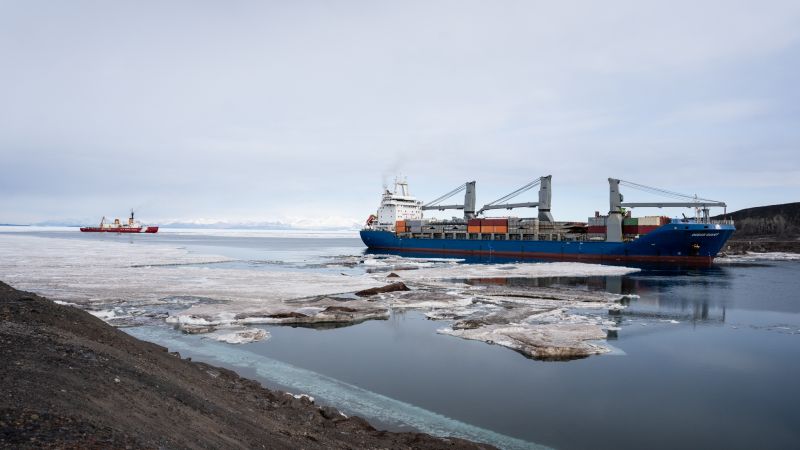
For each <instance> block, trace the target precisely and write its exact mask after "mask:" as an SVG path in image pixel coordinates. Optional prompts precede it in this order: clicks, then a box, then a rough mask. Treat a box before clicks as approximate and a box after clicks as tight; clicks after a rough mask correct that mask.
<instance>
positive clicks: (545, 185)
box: [477, 175, 553, 222]
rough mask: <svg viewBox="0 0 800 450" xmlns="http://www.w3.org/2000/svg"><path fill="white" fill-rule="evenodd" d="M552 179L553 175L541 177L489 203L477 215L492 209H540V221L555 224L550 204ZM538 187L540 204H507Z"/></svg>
mask: <svg viewBox="0 0 800 450" xmlns="http://www.w3.org/2000/svg"><path fill="white" fill-rule="evenodd" d="M552 178H553V176H552V175H547V176H544V177H539V178H537V179H535V180H533V181H531V182H530V183H528V184H526V185H525V186H522V187H521V188H519V189H517V190H516V191H514V192H512V193H510V194H508V195H505V196H503V197H500V198H498V199H497V200H495V201H493V202H490V203H487V204H486V205H484V206H483V208H481V209H480V210H479V211H478V213H477V215H480V214H482V213H483V212H484V211H488V210H491V209H514V208H539V220H541V221H543V222H553V215H552V214H551V213H550V203H551V200H552V184H551V181H552ZM536 186H539V201H538V202H525V203H506V202H507V201H509V200H511V199H512V198H514V197H516V196H518V195H520V194H522V193H523V192H527V191H529V190H531V189H533V188H534V187H536Z"/></svg>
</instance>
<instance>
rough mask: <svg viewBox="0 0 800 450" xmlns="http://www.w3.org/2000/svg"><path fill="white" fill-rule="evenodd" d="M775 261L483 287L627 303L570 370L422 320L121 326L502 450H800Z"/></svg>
mask: <svg viewBox="0 0 800 450" xmlns="http://www.w3.org/2000/svg"><path fill="white" fill-rule="evenodd" d="M2 232H3V230H2V229H0V233H2ZM17 233H20V231H19V230H16V231H15V234H17ZM22 233H23V234H25V235H29V236H36V237H40V238H42V239H43V242H46V240H47V238H57V239H79V240H87V239H89V240H91V239H94V240H103V241H109V240H110V241H114V242H121V243H126V244H130V245H154V246H159V245H173V246H175V245H177V246H180V247H184V248H186V249H189V250H190V251H192V252H197V253H202V254H215V255H223V256H227V257H229V258H234V259H235V261H232V262H225V263H220V264H219V266H220V267H228V268H230V267H238V268H241V269H244V270H297V269H298V268H300V269H302V270H312V271H325V270H337V271H342V270H343V269H341V268H337V269H329V268H324V267H319V266H317V265H315V263H318V262H320V261H324V260H327V259H329V258H331V257H336V256H340V255H359V254H362V253H363V252H364V247H363V245H362V244H361V242H360V240H359V239H358V238H357V237H352V235H347V234H344V235H327V234H310V235H308V234H307V235H289V236H287V235H278V234H276V233H255V232H247V233H232V232H218V233H209V232H202V231H199V232H198V231H194V232H173V233H170V232H169V230H167V231H166V232H164V233H163V234H162V233H159V234H158V235H155V236H113V235H96V234H95V235H81V234H79V233H74V232H72V231H50V230H31V231H23V232H22ZM775 258H777V259H773V260H769V259H766V260H765V259H758V258H753V259H748V258H743V259H735V260H731V261H727V262H721V263H719V264H716V265H715V266H713V267H710V268H702V269H699V268H694V269H677V270H675V269H670V270H666V269H659V268H657V267H655V268H654V267H644V268H643V270H642V271H641V272H637V273H633V274H630V275H625V276H616V277H568V276H565V277H553V278H536V279H508V280H502V279H492V280H487V281H485V282H490V283H493V284H498V283H499V284H503V283H507V284H513V285H514V286H517V287H523V286H527V287H528V288H530V289H535V288H536V287H537V286H573V287H580V288H584V289H589V290H603V291H608V292H612V293H623V294H630V295H632V298H630V299H628V300H626V303H627V308H626V309H624V310H623V311H622V312H621V313H620V315H619V316H616V317H615V319H618V320H619V322H620V324H621V326H620V330H619V331H618V332H616V336H611V337H610V339H611V340H610V341H609V343H611V344H612V346H613V347H614V349H615V351H613V352H612V353H611V354H606V355H601V356H592V357H589V358H585V359H580V360H573V361H564V362H550V361H536V360H532V359H528V358H526V357H524V356H522V355H521V354H519V353H516V352H514V351H512V350H509V349H506V348H503V347H500V346H493V345H488V344H485V343H483V342H477V341H467V340H462V339H458V338H455V337H450V336H443V335H440V334H437V333H436V330H437V329H438V328H442V327H443V326H444V325H445V324H444V323H443V322H441V321H431V320H427V319H426V318H425V316H424V315H423V314H422V313H421V312H417V311H408V312H395V313H393V314H392V316H391V317H390V318H389V319H388V320H379V321H368V322H364V323H361V324H358V325H354V326H348V327H340V328H325V329H324V328H306V327H289V326H262V327H263V328H265V329H267V330H269V332H270V333H271V338H270V339H268V340H265V341H260V342H254V343H250V344H244V345H232V344H225V343H221V342H217V341H213V340H210V339H205V338H203V336H202V335H186V334H182V333H181V332H180V331H177V330H174V329H171V328H169V327H167V326H152V325H150V326H140V327H133V328H126V329H125V330H126V331H128V332H130V333H131V334H133V335H135V336H137V337H141V338H144V339H149V340H152V341H155V342H157V343H159V344H162V345H164V346H167V347H170V348H171V349H173V350H177V351H180V352H181V354H182V355H183V356H191V357H193V359H196V360H197V359H199V360H204V361H206V362H209V363H212V364H216V365H222V366H226V367H229V368H232V369H234V370H237V371H238V372H240V373H241V374H243V375H245V376H249V377H253V378H256V379H258V380H259V381H261V382H262V383H264V384H265V385H267V386H270V387H277V388H281V389H285V390H288V391H291V392H297V393H306V394H309V395H311V396H313V397H315V399H316V402H317V403H320V404H323V403H324V404H332V405H334V406H336V407H338V408H340V409H341V410H343V411H344V412H346V413H348V414H358V415H361V416H364V417H366V418H367V419H369V420H371V421H372V422H373V423H374V424H376V425H379V426H381V427H384V428H388V429H393V430H409V429H419V430H422V431H426V432H432V433H437V434H457V435H460V436H465V437H469V438H472V439H476V440H484V441H487V442H491V443H493V444H495V445H497V446H499V447H504V448H526V447H527V448H536V447H539V446H544V447H553V448H676V447H691V448H711V447H715V448H747V449H752V448H798V447H800V382H799V381H798V380H800V261H798V260H791V258H792V256H791V255H775ZM469 262H471V261H467V263H469ZM475 262H486V260H483V261H475ZM492 262H496V263H498V262H499V263H502V262H503V261H492ZM213 268H214V265H212V266H211V267H210V269H209V270H213ZM164 270H168V269H164ZM344 270H347V269H344ZM350 270H358V269H350ZM0 275H2V274H0ZM636 296H638V298H637V297H636Z"/></svg>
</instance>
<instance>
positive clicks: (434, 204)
mask: <svg viewBox="0 0 800 450" xmlns="http://www.w3.org/2000/svg"><path fill="white" fill-rule="evenodd" d="M608 182H609V191H610V192H609V196H610V208H609V212H608V214H606V215H601V214H600V213H599V212H595V214H594V217H589V219H588V221H587V222H556V221H555V220H553V216H552V215H551V213H550V204H551V176H549V175H548V176H544V177H540V178H538V179H535V180H534V181H532V182H530V183H528V184H526V185H525V186H523V187H521V188H519V189H517V190H516V191H514V192H512V193H510V194H508V195H506V196H504V197H502V198H500V199H497V200H495V201H493V202H491V203H489V204H487V205H485V206H483V207H482V208H481V209H480V210H476V208H475V182H474V181H470V182H467V183H464V184H463V185H461V186H460V187H458V188H456V189H454V190H453V191H451V192H449V193H447V194H445V195H443V196H441V197H439V198H437V199H435V200H433V201H431V202H429V203H426V204H423V202H421V201H418V200H417V199H416V198H415V197H413V196H411V195H410V194H409V191H408V183H407V182H406V181H405V180H396V181H395V189H394V191H390V190H389V189H384V193H383V198H382V200H381V205H380V207H379V208H378V211H377V214H376V215H370V217H369V219H367V223H366V225H365V227H364V229H362V230H361V240H362V241H364V244H366V246H367V247H369V248H370V249H381V250H391V251H406V252H420V253H429V252H430V253H452V254H463V255H489V256H497V257H510V258H540V259H557V260H572V261H595V262H603V263H613V262H626V261H637V262H656V263H667V264H671V265H683V264H689V265H709V264H711V263H712V262H713V260H714V258H715V257H716V256H717V254H718V253H719V251H720V250H721V249H722V248H723V246H724V245H725V242H726V241H727V240H728V238H730V236H731V234H733V232H734V230H735V228H734V225H733V221H731V220H712V219H711V218H710V216H709V207H712V206H715V207H726V204H725V203H723V202H719V201H715V200H708V199H703V198H698V197H697V196H689V195H684V194H678V193H676V192H672V191H666V190H664V189H659V188H652V187H649V186H645V185H641V184H637V183H632V182H626V181H623V180H618V179H614V178H609V179H608ZM620 185H624V186H627V187H630V188H632V189H637V190H640V191H644V192H647V193H650V194H658V195H663V196H667V197H670V198H671V199H673V200H680V201H677V202H675V201H673V202H649V203H630V202H623V198H622V194H621V193H620V190H619V187H620ZM536 186H538V187H539V198H538V200H539V201H538V202H526V203H508V201H509V200H510V199H511V198H513V197H516V196H517V195H519V194H521V193H523V192H525V191H527V190H530V189H532V188H533V187H536ZM464 191H466V194H465V197H464V203H463V204H455V205H447V204H444V203H443V202H444V201H445V200H447V199H448V198H450V197H452V196H454V195H455V194H458V193H459V192H464ZM636 207H658V208H662V207H688V208H695V217H693V218H687V217H685V216H684V217H683V218H674V219H671V218H668V217H664V216H649V217H639V218H634V217H631V211H630V209H628V208H636ZM514 208H538V209H539V214H538V217H532V218H517V217H498V218H483V217H480V216H481V215H482V214H483V213H484V211H489V210H493V209H509V210H510V209H514ZM445 209H459V210H463V211H464V218H463V219H460V218H453V219H452V220H430V219H427V220H426V219H423V216H422V215H423V211H426V210H445Z"/></svg>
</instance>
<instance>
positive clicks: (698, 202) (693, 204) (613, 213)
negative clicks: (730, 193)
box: [606, 178, 727, 242]
mask: <svg viewBox="0 0 800 450" xmlns="http://www.w3.org/2000/svg"><path fill="white" fill-rule="evenodd" d="M620 185H622V186H626V187H629V188H631V189H636V190H638V191H642V192H647V193H649V194H656V195H661V196H664V197H669V198H672V199H675V200H682V201H676V202H645V203H640V202H623V196H622V193H620V191H619V186H620ZM608 187H609V211H608V219H607V222H606V224H607V225H606V226H607V228H606V230H607V231H606V233H607V234H606V241H607V242H622V215H623V213H622V208H645V207H653V208H672V207H677V208H681V207H683V208H696V210H698V211H702V213H703V217H702V219H701V220H702V222H703V223H710V217H709V208H710V207H712V206H716V207H721V208H726V212H727V205H726V204H725V202H720V201H717V200H709V199H707V198H700V197H698V196H696V195H694V196H692V195H686V194H681V193H678V192H673V191H668V190H666V189H660V188H656V187H652V186H645V185H643V184H638V183H633V182H631V181H625V180H619V179H616V178H609V179H608Z"/></svg>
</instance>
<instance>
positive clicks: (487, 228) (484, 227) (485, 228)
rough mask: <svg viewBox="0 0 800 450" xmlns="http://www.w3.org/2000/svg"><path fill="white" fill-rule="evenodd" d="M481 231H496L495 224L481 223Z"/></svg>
mask: <svg viewBox="0 0 800 450" xmlns="http://www.w3.org/2000/svg"><path fill="white" fill-rule="evenodd" d="M481 233H494V226H493V225H481Z"/></svg>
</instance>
